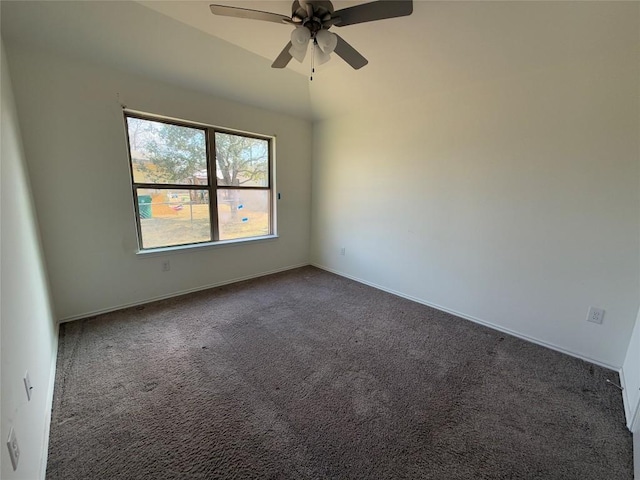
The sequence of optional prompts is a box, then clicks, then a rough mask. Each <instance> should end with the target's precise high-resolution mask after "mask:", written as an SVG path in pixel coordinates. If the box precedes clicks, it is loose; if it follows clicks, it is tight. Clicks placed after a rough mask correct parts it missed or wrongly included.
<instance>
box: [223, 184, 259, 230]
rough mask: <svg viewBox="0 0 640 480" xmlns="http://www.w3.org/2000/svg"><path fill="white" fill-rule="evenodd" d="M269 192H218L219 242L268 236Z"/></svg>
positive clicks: (240, 190) (231, 190)
mask: <svg viewBox="0 0 640 480" xmlns="http://www.w3.org/2000/svg"><path fill="white" fill-rule="evenodd" d="M270 194H271V192H270V191H269V190H243V189H230V190H227V189H224V190H218V225H219V227H220V240H231V239H233V238H247V237H259V236H261V235H269V234H270V233H271V231H270V225H271V221H270V220H269V215H270V210H271V209H270V208H269V197H270Z"/></svg>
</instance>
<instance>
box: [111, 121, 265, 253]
mask: <svg viewBox="0 0 640 480" xmlns="http://www.w3.org/2000/svg"><path fill="white" fill-rule="evenodd" d="M128 118H135V119H138V120H147V121H151V122H158V123H164V124H167V125H175V126H178V127H186V128H192V129H195V130H201V131H203V133H204V136H205V144H206V152H205V155H206V159H205V160H206V170H207V184H206V185H197V184H176V183H146V182H136V181H135V177H134V171H133V157H132V155H131V140H130V138H129V123H128V120H127V119H128ZM123 119H124V127H125V136H126V147H127V157H128V160H129V176H130V181H131V192H132V198H133V208H134V217H135V223H136V237H137V242H138V252H137V253H139V254H149V253H154V252H166V251H172V250H187V249H192V248H197V247H207V246H216V245H229V244H239V243H246V242H251V241H256V240H266V239H273V238H277V233H276V221H275V219H276V215H275V198H276V194H275V185H274V178H275V175H274V171H273V170H274V163H275V162H274V157H275V136H271V135H262V134H257V133H249V132H244V131H239V130H232V129H229V128H222V127H216V126H213V125H208V124H203V123H198V122H190V121H185V120H180V119H175V118H171V117H166V116H161V115H155V114H150V113H146V112H140V111H137V110H129V109H123ZM216 133H222V134H227V135H236V136H241V137H246V138H254V139H257V140H264V141H266V142H267V186H266V187H263V186H255V185H252V186H244V187H243V186H240V185H238V186H233V185H231V186H230V185H218V177H217V174H216V171H217V170H216V155H215V152H216V138H215V137H216ZM139 189H153V190H189V191H202V190H205V191H206V192H207V193H208V196H209V202H208V206H209V224H210V228H209V233H210V236H211V240H205V241H200V242H188V243H180V244H172V245H163V246H159V247H148V248H145V247H144V246H143V238H142V224H141V223H140V205H139V203H138V190H139ZM220 190H258V191H266V192H268V199H269V201H268V215H269V232H268V233H267V234H266V235H257V236H251V237H240V238H232V239H225V240H220V227H219V224H218V222H219V217H218V191H220Z"/></svg>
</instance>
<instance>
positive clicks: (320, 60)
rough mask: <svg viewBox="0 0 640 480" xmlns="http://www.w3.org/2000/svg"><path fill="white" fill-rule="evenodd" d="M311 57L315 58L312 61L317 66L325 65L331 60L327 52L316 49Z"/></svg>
mask: <svg viewBox="0 0 640 480" xmlns="http://www.w3.org/2000/svg"><path fill="white" fill-rule="evenodd" d="M313 55H314V57H315V58H314V60H315V62H316V64H317V65H322V64H324V63H327V62H328V61H329V59H330V58H331V54H330V53H328V52H323V51H322V49H321V48H316V49H315V51H314V52H313Z"/></svg>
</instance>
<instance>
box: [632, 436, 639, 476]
mask: <svg viewBox="0 0 640 480" xmlns="http://www.w3.org/2000/svg"><path fill="white" fill-rule="evenodd" d="M633 471H634V472H635V475H634V476H635V479H636V480H640V429H639V430H636V431H635V433H634V434H633Z"/></svg>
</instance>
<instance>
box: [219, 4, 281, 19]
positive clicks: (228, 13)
mask: <svg viewBox="0 0 640 480" xmlns="http://www.w3.org/2000/svg"><path fill="white" fill-rule="evenodd" d="M209 8H211V13H213V14H214V15H224V16H225V17H236V18H248V19H250V20H264V21H265V22H275V23H284V22H286V21H289V20H291V19H290V18H289V17H286V16H284V15H279V14H277V13H271V12H261V11H260V10H249V9H248V8H239V7H227V6H226V5H209Z"/></svg>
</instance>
